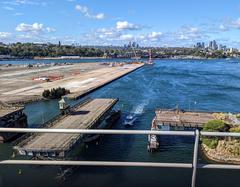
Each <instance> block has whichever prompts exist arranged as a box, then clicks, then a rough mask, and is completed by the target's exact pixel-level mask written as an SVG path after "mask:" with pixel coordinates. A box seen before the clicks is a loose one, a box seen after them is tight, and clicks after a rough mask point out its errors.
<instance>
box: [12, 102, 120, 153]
mask: <svg viewBox="0 0 240 187" xmlns="http://www.w3.org/2000/svg"><path fill="white" fill-rule="evenodd" d="M117 101H118V100H117V99H93V100H89V101H87V102H85V103H83V104H81V105H79V106H75V107H74V108H73V109H72V110H71V112H70V114H68V115H65V116H62V117H60V118H57V119H56V120H55V121H53V122H51V123H52V124H53V125H52V126H51V127H50V128H55V129H90V128H95V127H96V126H97V125H98V124H99V123H101V121H102V120H104V118H105V117H106V115H107V114H108V112H110V111H111V109H112V107H113V106H114V105H115V104H116V103H117ZM96 128H97V127H96ZM82 137H83V135H81V134H57V133H42V134H33V135H31V136H30V137H28V138H26V139H25V140H23V141H21V142H20V143H18V144H17V145H16V146H15V147H14V149H15V150H17V151H18V152H19V154H21V155H29V156H45V157H64V156H65V154H66V153H67V152H69V151H70V150H71V149H72V147H73V146H74V145H76V144H77V143H81V140H82Z"/></svg>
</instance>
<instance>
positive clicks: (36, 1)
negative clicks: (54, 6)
mask: <svg viewBox="0 0 240 187" xmlns="http://www.w3.org/2000/svg"><path fill="white" fill-rule="evenodd" d="M2 4H6V5H13V6H20V5H37V6H39V5H41V6H46V5H47V2H44V1H42V0H7V1H4V2H2Z"/></svg>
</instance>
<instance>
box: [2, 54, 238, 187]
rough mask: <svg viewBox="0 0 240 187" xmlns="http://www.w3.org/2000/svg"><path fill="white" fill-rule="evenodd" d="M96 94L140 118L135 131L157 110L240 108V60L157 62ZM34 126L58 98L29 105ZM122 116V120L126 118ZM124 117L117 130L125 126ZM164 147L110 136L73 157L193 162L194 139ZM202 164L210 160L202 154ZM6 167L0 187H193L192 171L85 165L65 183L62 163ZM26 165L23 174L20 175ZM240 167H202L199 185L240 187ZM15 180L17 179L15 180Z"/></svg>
mask: <svg viewBox="0 0 240 187" xmlns="http://www.w3.org/2000/svg"><path fill="white" fill-rule="evenodd" d="M155 62H156V63H155V65H153V66H146V67H144V68H142V69H139V70H137V71H135V72H133V73H131V74H129V75H127V76H125V77H123V78H121V79H119V80H117V81H115V82H113V83H111V84H109V85H107V86H105V87H103V88H101V89H99V90H97V91H95V92H94V93H92V94H90V95H91V97H93V98H99V97H101V98H119V99H120V100H119V103H118V104H117V105H116V108H118V109H121V110H122V112H123V117H122V118H124V116H125V115H127V114H128V113H136V114H137V115H138V116H139V117H138V119H137V122H136V125H135V126H134V127H133V128H131V129H149V128H150V124H151V121H152V119H153V117H154V111H155V109H156V108H174V107H175V106H176V105H179V107H181V108H182V109H186V110H188V109H189V108H190V109H191V110H204V111H225V112H239V110H240V109H239V106H240V94H239V91H240V84H239V83H240V63H239V62H240V60H238V59H232V60H225V59H220V60H219V59H218V60H156V61H155ZM25 112H26V113H27V114H28V116H29V117H28V120H29V124H30V126H32V127H37V126H38V125H39V124H41V123H43V122H44V121H46V120H48V119H50V118H51V117H53V116H54V115H56V114H58V109H57V101H48V102H40V103H32V104H29V105H27V107H26V110H25ZM121 120H122V119H121ZM121 120H120V121H119V122H118V123H117V124H115V125H114V126H113V128H114V129H125V127H124V126H123V125H122V123H121ZM160 142H161V144H160V151H159V152H156V153H153V154H152V153H149V152H148V151H147V137H146V136H141V135H134V136H133V135H114V136H113V135H106V136H104V137H102V138H101V140H100V141H99V143H98V145H95V144H90V145H89V146H88V147H86V146H82V147H79V148H77V149H75V150H74V151H73V154H71V155H73V156H71V157H72V158H73V159H79V160H114V161H146V162H187V163H191V162H192V150H193V139H192V138H182V137H168V136H167V137H160ZM11 154H12V150H11V145H9V144H4V145H1V146H0V158H1V159H6V158H8V157H10V156H11ZM199 162H200V163H205V162H208V161H207V160H205V159H204V157H203V156H202V154H201V152H200V154H199ZM2 168H3V169H1V170H0V186H4V187H5V186H7V187H8V186H16V185H17V186H19V185H21V186H54V187H55V186H69V187H71V186H89V187H92V186H117V187H118V186H133V185H135V186H136V185H138V186H163V187H168V186H181V187H182V186H190V183H191V170H190V169H156V168H103V167H81V168H79V169H77V170H76V171H75V172H74V174H73V175H72V176H70V177H69V178H68V180H66V181H65V182H64V183H59V182H57V181H56V180H55V179H54V178H55V176H56V173H57V171H58V168H59V167H37V166H31V167H29V166H7V167H2ZM19 169H21V174H19V173H18V172H19ZM239 174H240V172H239V171H231V170H228V171H224V170H221V171H220V170H199V172H198V174H197V186H204V187H212V186H219V187H225V186H229V187H230V186H231V187H232V186H236V187H237V186H239ZM12 179H13V180H12Z"/></svg>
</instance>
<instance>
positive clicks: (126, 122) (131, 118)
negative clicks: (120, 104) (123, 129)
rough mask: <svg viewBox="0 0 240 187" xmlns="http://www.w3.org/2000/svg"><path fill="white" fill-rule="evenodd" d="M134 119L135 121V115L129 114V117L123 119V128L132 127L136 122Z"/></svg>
mask: <svg viewBox="0 0 240 187" xmlns="http://www.w3.org/2000/svg"><path fill="white" fill-rule="evenodd" d="M136 119H137V117H136V116H135V115H133V114H129V115H128V116H127V117H126V118H125V120H124V122H123V125H124V126H128V127H130V126H133V125H134V122H135V121H136Z"/></svg>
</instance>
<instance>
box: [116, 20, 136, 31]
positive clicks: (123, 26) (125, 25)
mask: <svg viewBox="0 0 240 187" xmlns="http://www.w3.org/2000/svg"><path fill="white" fill-rule="evenodd" d="M116 28H117V29H119V30H138V29H140V27H139V26H138V25H135V24H132V23H129V22H127V21H118V22H117V23H116Z"/></svg>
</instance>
